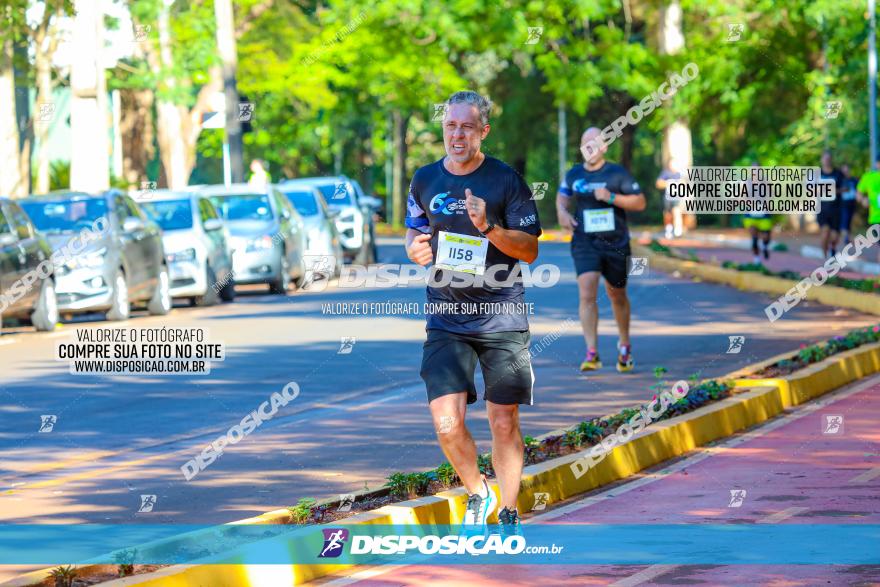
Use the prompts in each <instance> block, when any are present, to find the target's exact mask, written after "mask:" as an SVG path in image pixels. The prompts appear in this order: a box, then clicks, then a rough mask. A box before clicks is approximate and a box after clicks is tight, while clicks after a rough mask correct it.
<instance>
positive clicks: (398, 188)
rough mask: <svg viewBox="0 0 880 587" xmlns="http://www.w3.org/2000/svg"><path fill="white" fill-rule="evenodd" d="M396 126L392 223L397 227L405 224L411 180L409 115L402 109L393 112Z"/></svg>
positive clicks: (394, 125)
mask: <svg viewBox="0 0 880 587" xmlns="http://www.w3.org/2000/svg"><path fill="white" fill-rule="evenodd" d="M392 119H393V121H394V122H393V127H394V195H393V197H392V224H393V225H394V227H395V228H399V227H401V226H403V211H404V210H405V209H406V198H407V193H408V192H409V182H408V180H407V177H406V154H407V145H406V129H407V126H408V125H409V115H406V116H404V115H403V114H401V113H400V110H398V109H395V110H394V112H393V113H392Z"/></svg>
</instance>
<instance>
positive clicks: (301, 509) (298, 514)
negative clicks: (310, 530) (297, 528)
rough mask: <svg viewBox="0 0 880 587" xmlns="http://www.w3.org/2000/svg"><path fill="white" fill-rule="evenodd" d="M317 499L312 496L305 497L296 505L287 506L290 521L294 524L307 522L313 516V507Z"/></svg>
mask: <svg viewBox="0 0 880 587" xmlns="http://www.w3.org/2000/svg"><path fill="white" fill-rule="evenodd" d="M314 505H315V500H314V499H312V498H310V497H303V498H302V499H300V500H299V501H298V502H297V504H296V505H294V506H290V507H288V508H287V511H289V512H290V521H291V523H292V524H305V523H307V522H308V521H309V518H311V516H312V508H313V507H314Z"/></svg>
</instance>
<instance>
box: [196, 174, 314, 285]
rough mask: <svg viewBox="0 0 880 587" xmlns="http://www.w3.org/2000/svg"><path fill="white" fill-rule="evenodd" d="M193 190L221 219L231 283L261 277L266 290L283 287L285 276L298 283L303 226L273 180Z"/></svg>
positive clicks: (302, 274) (303, 246) (302, 269)
mask: <svg viewBox="0 0 880 587" xmlns="http://www.w3.org/2000/svg"><path fill="white" fill-rule="evenodd" d="M199 193H200V194H202V195H205V196H208V197H210V198H211V201H212V202H213V203H214V205H215V206H216V207H217V210H219V211H220V216H221V217H222V218H223V220H224V221H225V222H226V227H227V229H228V230H229V242H230V245H231V247H232V267H233V271H234V273H235V283H236V284H239V285H244V284H253V283H266V284H268V285H269V291H271V292H272V293H284V292H286V291H287V289H288V288H289V287H290V283H291V281H293V282H294V283H295V284H296V285H297V286H299V285H301V284H302V281H303V278H304V277H305V267H304V266H303V254H304V253H305V250H306V243H305V237H306V232H305V227H304V226H303V220H302V217H300V215H299V213H298V212H297V211H296V209H295V208H294V207H293V205H292V204H291V203H290V201H288V199H287V198H285V197H284V196H283V195H282V194H281V192H279V191H278V190H277V189H276V187H275V186H274V185H267V186H253V185H247V184H233V185H231V186H229V187H225V186H222V185H218V186H207V187H203V188H200V189H199Z"/></svg>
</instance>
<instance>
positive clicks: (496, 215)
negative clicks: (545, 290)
mask: <svg viewBox="0 0 880 587" xmlns="http://www.w3.org/2000/svg"><path fill="white" fill-rule="evenodd" d="M466 189H470V190H471V192H472V193H473V194H474V196H476V197H478V198H482V199H483V200H485V201H486V218H487V220H488V221H489V222H491V223H494V224H496V225H498V226H500V227H502V228H506V229H509V230H521V231H523V232H526V233H528V234H532V235H535V236H538V235H540V234H541V224H540V222H539V220H538V209H537V207H536V206H535V202H534V200H532V192H531V190H530V189H529V186H528V185H526V182H525V181H524V180H523V178H522V177H521V176H520V175H519V174H518V173H517V172H516V171H514V170H513V168H512V167H510V166H509V165H507V164H505V163H503V162H501V161H499V160H498V159H495V158H494V157H488V156H487V157H486V159H485V160H484V161H483V163H482V165H480V167H479V168H477V170H476V171H474V172H472V173H469V174H467V175H454V174H452V173H450V172H449V171H447V169H446V167H445V166H444V165H443V160H442V159H441V160H439V161H437V162H435V163H432V164H431V165H426V166H425V167H422V168H420V169H419V170H418V171H416V173H415V174H414V175H413V179H412V182H411V183H410V188H409V196H408V199H407V207H406V226H407V227H408V228H412V229H415V230H418V231H421V232H423V233H426V234H431V251H432V253H433V256H434V259H436V258H437V251H438V236H439V234H440V233H441V232H443V233H446V234H456V235H460V236H464V237H468V236H469V237H475V239H479V238H483V237H482V235H481V234H480V232H479V231H478V230H477V229H476V227H475V226H474V225H473V223H472V222H471V219H470V217H469V216H468V213H467V209H466V206H465V190H466ZM444 251H445V249H444ZM465 254H466V253H465ZM444 255H446V256H449V255H448V253H446V252H444ZM444 258H445V257H444ZM481 260H482V259H481ZM447 265H448V263H447ZM485 267H486V268H487V270H488V269H490V268H495V271H493V272H492V276H493V279H494V280H495V281H497V282H511V283H510V285H507V284H506V283H505V285H504V286H501V287H490V286H489V285H483V286H481V287H477V286H472V287H465V288H462V287H452V286H446V287H433V286H430V287H428V292H427V299H428V302H429V303H432V304H440V303H458V304H466V305H468V306H469V307H471V308H474V307H476V308H478V307H479V305H480V304H481V303H496V302H500V303H504V304H522V302H523V286H522V282H521V280H520V279H519V277H518V275H519V260H518V259H514V258H513V257H510V256H508V255H506V254H504V253H502V252H501V251H499V250H498V249H497V248H496V247H495V246H494V245H493V244H492V243H491V242H490V243H488V246H487V248H486V252H485ZM445 271H448V269H436V268H435V272H436V273H437V274H436V275H435V280H436V281H441V282H442V281H443V280H444V279H445V278H446V276H444V275H443V272H445ZM447 281H448V278H447ZM427 321H428V324H427V327H428V328H437V329H440V330H446V331H449V332H456V333H459V334H470V333H484V332H510V331H524V330H528V328H529V323H528V317H527V316H526V315H525V314H524V313H521V312H520V313H505V314H496V313H490V312H483V313H475V314H471V313H468V314H459V315H455V314H428V316H427Z"/></svg>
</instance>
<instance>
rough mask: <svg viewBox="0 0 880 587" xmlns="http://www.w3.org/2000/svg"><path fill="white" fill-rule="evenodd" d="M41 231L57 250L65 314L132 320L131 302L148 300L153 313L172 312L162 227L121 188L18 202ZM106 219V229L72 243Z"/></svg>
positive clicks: (58, 281)
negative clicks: (75, 243) (67, 253)
mask: <svg viewBox="0 0 880 587" xmlns="http://www.w3.org/2000/svg"><path fill="white" fill-rule="evenodd" d="M19 203H20V204H21V207H22V208H24V209H25V211H26V212H27V214H28V216H30V218H31V220H32V221H33V223H34V225H35V226H36V227H37V230H39V231H40V232H42V233H43V234H45V235H46V238H47V239H48V240H49V244H50V245H52V248H53V250H54V251H56V252H64V251H74V250H75V251H76V254H73V255H66V254H65V255H64V257H63V259H64V261H63V263H61V264H58V265H56V266H55V290H56V294H57V298H58V310H59V312H60V313H61V314H74V313H82V312H95V311H98V312H105V313H106V317H107V319H108V320H126V319H128V317H129V315H130V312H131V306H132V304H133V303H136V302H144V303H146V305H147V309H148V310H149V312H150V314H154V315H164V314H167V313H168V312H169V311H171V280H170V277H169V272H168V265H167V264H166V262H165V252H164V250H163V248H162V231H161V230H160V229H159V226H158V225H156V223H155V222H153V221H152V220H150V219H149V218H148V217H147V216H146V215H145V214H144V212H143V210H141V209H140V207H138V205H137V204H136V203H135V201H134V200H133V199H132V198H131V197H129V196H127V195H126V194H124V193H122V192H120V191H119V190H115V189H114V190H108V191H107V192H104V193H102V194H98V195H91V194H84V193H79V192H56V193H52V194H48V195H44V196H31V197H28V198H25V199H23V200H19ZM102 218H103V223H102V224H103V226H104V227H105V228H106V230H103V231H101V232H99V233H94V231H92V234H93V235H94V237H95V238H94V239H92V240H89V241H88V242H87V243H85V244H84V245H83V246H80V245H79V244H77V245H76V247H73V243H74V242H76V241H77V239H79V241H80V242H82V239H80V238H79V235H81V234H82V231H83V230H90V229H92V228H93V227H94V226H95V222H97V221H99V219H102Z"/></svg>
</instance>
